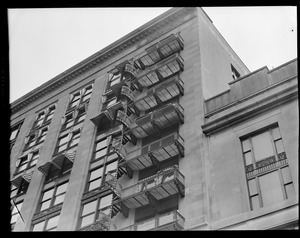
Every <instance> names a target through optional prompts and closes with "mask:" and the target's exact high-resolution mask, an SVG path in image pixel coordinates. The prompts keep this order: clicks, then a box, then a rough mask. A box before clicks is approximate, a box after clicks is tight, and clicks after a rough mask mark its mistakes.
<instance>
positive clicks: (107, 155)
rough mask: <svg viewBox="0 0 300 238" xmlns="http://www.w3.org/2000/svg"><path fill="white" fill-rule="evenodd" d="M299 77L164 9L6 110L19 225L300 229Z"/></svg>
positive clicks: (204, 21)
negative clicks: (258, 62) (249, 58)
mask: <svg viewBox="0 0 300 238" xmlns="http://www.w3.org/2000/svg"><path fill="white" fill-rule="evenodd" d="M297 78H298V72H297V60H296V59H295V60H292V61H290V62H287V63H285V64H283V65H281V66H279V67H277V68H275V69H272V70H268V69H267V68H266V67H263V68H261V69H258V70H256V71H254V72H250V71H249V70H248V69H247V67H246V66H245V65H244V63H243V62H242V61H241V60H240V59H239V57H238V56H237V55H236V53H235V52H234V51H233V50H232V49H231V47H230V46H229V45H228V43H227V42H226V41H225V39H224V38H223V37H222V36H221V34H220V33H219V32H218V31H217V29H216V28H215V27H214V25H213V24H212V22H211V20H210V19H209V17H208V16H207V15H206V14H205V12H204V11H203V10H202V9H201V8H172V9H170V10H169V11H167V12H165V13H163V14H162V15H160V16H158V17H157V18H155V19H153V20H151V21H150V22H148V23H146V24H144V25H143V26H141V27H140V28H138V29H136V30H134V31H133V32H131V33H129V34H128V35H126V36H124V37H122V38H121V39H119V40H117V41H116V42H114V43H112V44H111V45H109V46H107V47H106V48H104V49H102V50H100V51H99V52H97V53H95V54H94V55H92V56H90V57H88V58H87V59H84V60H83V61H82V62H80V63H78V64H77V65H75V66H73V67H72V68H70V69H68V70H66V71H65V72H63V73H62V74H60V75H58V76H56V77H55V78H53V79H51V80H49V81H48V82H46V83H45V84H43V85H41V86H40V87H38V88H36V89H34V90H33V91H31V92H30V93H28V94H26V95H25V96H23V97H21V98H20V99H18V100H16V101H15V102H13V103H12V104H11V110H12V115H11V128H12V133H11V138H10V143H11V152H10V153H11V160H10V161H11V163H10V174H11V181H10V182H11V203H12V218H11V225H12V230H14V231H32V230H33V231H37V230H57V231H75V230H81V231H87V230H151V229H154V230H217V229H280V228H286V229H293V228H298V208H299V207H298V170H297V168H298V129H299V127H298V124H299V121H298V88H297Z"/></svg>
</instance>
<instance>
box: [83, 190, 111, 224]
mask: <svg viewBox="0 0 300 238" xmlns="http://www.w3.org/2000/svg"><path fill="white" fill-rule="evenodd" d="M108 196H110V197H111V203H110V204H109V205H107V206H104V207H101V201H102V199H103V198H105V197H108ZM113 198H114V195H113V193H112V192H110V193H107V194H104V195H103V196H100V197H98V198H96V199H93V200H91V201H88V202H86V203H83V204H82V205H81V208H80V216H79V219H78V229H79V228H83V227H87V226H90V225H91V224H93V223H95V222H96V220H97V219H99V214H100V212H103V211H105V210H108V209H109V210H108V211H109V214H111V211H110V210H111V207H112V201H113ZM95 201H96V206H95V208H94V209H93V210H92V211H91V212H88V213H86V214H84V215H82V214H83V211H84V206H85V205H87V204H91V203H93V202H95ZM104 214H106V213H105V212H104ZM91 215H93V222H92V223H89V224H86V225H84V226H82V220H83V218H85V217H88V216H91ZM106 215H108V214H106Z"/></svg>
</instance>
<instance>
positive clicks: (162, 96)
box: [129, 75, 184, 111]
mask: <svg viewBox="0 0 300 238" xmlns="http://www.w3.org/2000/svg"><path fill="white" fill-rule="evenodd" d="M183 93H184V84H183V81H182V80H181V79H180V78H179V77H178V76H177V75H176V76H175V77H172V78H170V79H168V80H166V81H165V82H163V83H161V84H159V85H157V87H154V88H151V89H150V90H148V91H147V92H146V93H144V94H142V97H140V98H139V99H137V100H135V101H134V103H133V105H134V106H135V107H137V108H138V110H139V111H146V110H149V109H151V108H153V107H156V106H157V105H159V104H162V103H165V102H166V101H168V100H170V99H172V98H174V97H176V96H178V95H181V96H182V95H183ZM133 105H132V106H129V107H133ZM132 110H134V108H132Z"/></svg>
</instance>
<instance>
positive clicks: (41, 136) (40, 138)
mask: <svg viewBox="0 0 300 238" xmlns="http://www.w3.org/2000/svg"><path fill="white" fill-rule="evenodd" d="M47 133H48V126H46V127H44V128H43V129H40V131H39V135H38V138H37V143H42V142H44V140H45V138H46V135H47Z"/></svg>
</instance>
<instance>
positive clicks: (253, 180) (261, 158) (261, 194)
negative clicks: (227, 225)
mask: <svg viewBox="0 0 300 238" xmlns="http://www.w3.org/2000/svg"><path fill="white" fill-rule="evenodd" d="M241 143H242V149H243V155H244V163H245V168H246V175H247V183H248V190H249V198H250V206H251V210H256V209H259V208H260V207H264V206H268V205H272V204H275V203H277V202H280V201H282V200H284V199H288V198H290V197H293V196H294V195H295V190H294V186H293V182H292V179H291V175H290V170H289V166H288V164H287V160H286V154H285V151H284V147H283V142H282V138H281V135H280V130H279V127H278V126H273V127H271V128H269V129H267V130H264V131H261V132H259V133H256V134H253V135H251V136H248V137H246V138H244V139H242V141H241ZM254 171H255V173H254Z"/></svg>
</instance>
